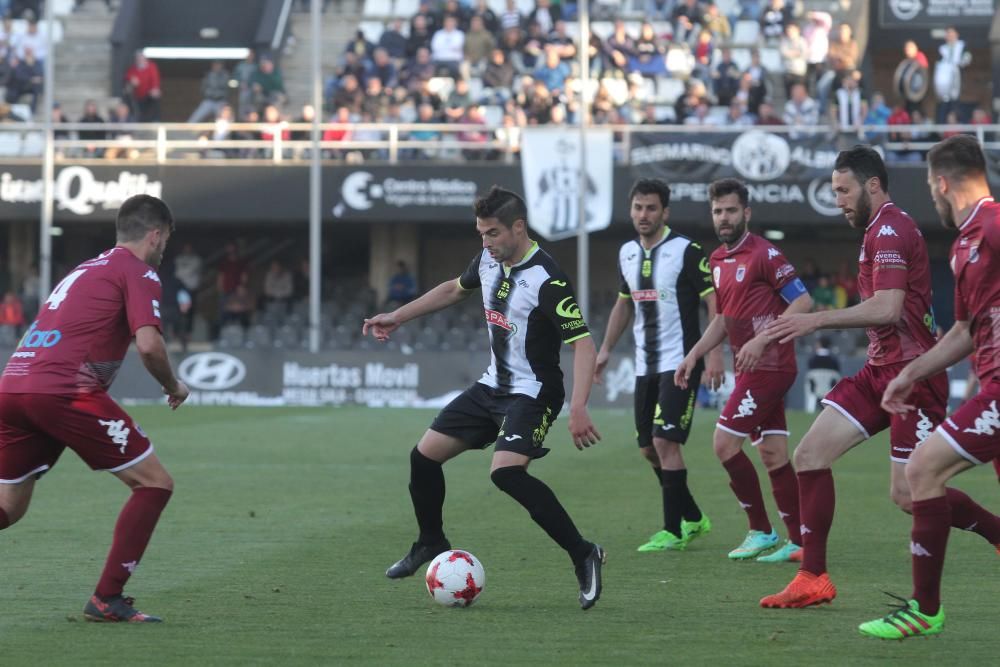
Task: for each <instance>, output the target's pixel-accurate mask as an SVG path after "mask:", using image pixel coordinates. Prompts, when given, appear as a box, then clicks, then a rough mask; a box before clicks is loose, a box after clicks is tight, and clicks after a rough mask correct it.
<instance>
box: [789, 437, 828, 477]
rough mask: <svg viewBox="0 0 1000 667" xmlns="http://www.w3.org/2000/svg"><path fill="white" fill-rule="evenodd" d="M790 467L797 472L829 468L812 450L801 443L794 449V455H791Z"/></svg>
mask: <svg viewBox="0 0 1000 667" xmlns="http://www.w3.org/2000/svg"><path fill="white" fill-rule="evenodd" d="M792 465H794V466H795V469H796V470H797V471H798V472H805V471H806V470H819V469H821V468H828V467H830V466H829V465H828V464H825V463H824V461H823V458H822V457H821V456H820V455H819V454H818V453H817V452H816V451H814V450H813V448H811V447H808V446H806V445H805V443H801V444H799V446H798V447H796V448H795V453H794V454H793V455H792Z"/></svg>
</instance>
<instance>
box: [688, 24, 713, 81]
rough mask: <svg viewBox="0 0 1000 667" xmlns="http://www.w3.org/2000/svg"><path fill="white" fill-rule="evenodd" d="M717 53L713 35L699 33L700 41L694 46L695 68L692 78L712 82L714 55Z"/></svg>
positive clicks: (705, 32) (705, 31) (704, 32)
mask: <svg viewBox="0 0 1000 667" xmlns="http://www.w3.org/2000/svg"><path fill="white" fill-rule="evenodd" d="M714 52H715V42H713V41H712V33H710V32H709V31H707V30H702V31H701V32H699V33H698V41H697V42H696V43H695V46H694V68H693V70H692V72H691V76H694V77H696V78H698V79H701V80H702V81H711V80H712V54H713V53H714Z"/></svg>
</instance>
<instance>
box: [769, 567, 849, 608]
mask: <svg viewBox="0 0 1000 667" xmlns="http://www.w3.org/2000/svg"><path fill="white" fill-rule="evenodd" d="M835 597H837V589H836V587H834V585H833V582H832V581H830V576H829V575H828V574H826V573H825V572H824V573H823V574H820V575H818V576H817V575H815V574H813V573H812V572H806V571H805V570H799V571H798V572H797V573H796V575H795V578H794V579H792V582H791V583H790V584H788V585H787V586H785V590H783V591H781V592H780V593H775V594H774V595H768V596H767V597H764V598H761V600H760V606H761V607H767V608H769V609H799V608H801V607H809V606H812V605H814V604H824V603H828V602H832V601H833V598H835Z"/></svg>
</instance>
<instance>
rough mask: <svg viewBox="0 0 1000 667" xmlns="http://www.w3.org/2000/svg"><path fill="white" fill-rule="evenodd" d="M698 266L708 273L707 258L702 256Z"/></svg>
mask: <svg viewBox="0 0 1000 667" xmlns="http://www.w3.org/2000/svg"><path fill="white" fill-rule="evenodd" d="M698 268H699V269H701V272H702V273H708V260H707V259H705V258H704V257H703V258H702V260H701V261H700V262H699V263H698Z"/></svg>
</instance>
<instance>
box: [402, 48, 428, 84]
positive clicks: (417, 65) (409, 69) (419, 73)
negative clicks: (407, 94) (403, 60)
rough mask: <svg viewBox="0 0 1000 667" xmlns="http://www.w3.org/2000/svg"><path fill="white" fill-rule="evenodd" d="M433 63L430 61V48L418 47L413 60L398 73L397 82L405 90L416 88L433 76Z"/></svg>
mask: <svg viewBox="0 0 1000 667" xmlns="http://www.w3.org/2000/svg"><path fill="white" fill-rule="evenodd" d="M434 73H435V72H434V63H433V62H431V50H430V49H429V48H427V47H423V46H422V47H420V48H419V49H418V50H417V54H416V56H415V57H414V58H413V61H412V62H410V63H409V64H407V65H406V67H404V68H403V71H402V72H400V73H399V84H400V85H401V86H403V87H404V88H406V89H407V90H411V91H412V90H417V89H418V88H420V86H421V85H422V84H423V83H425V82H427V81H430V80H431V79H432V78H434Z"/></svg>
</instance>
